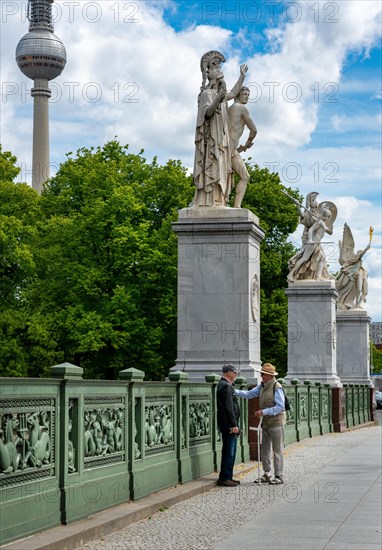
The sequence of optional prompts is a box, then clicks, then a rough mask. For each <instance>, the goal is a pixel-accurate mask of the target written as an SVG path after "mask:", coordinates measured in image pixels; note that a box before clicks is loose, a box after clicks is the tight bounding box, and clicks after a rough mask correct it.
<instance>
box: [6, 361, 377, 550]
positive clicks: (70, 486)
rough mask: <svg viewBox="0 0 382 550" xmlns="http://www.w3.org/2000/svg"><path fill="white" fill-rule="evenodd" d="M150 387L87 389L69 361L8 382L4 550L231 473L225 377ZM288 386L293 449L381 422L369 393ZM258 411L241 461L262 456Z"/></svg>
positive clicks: (177, 378)
mask: <svg viewBox="0 0 382 550" xmlns="http://www.w3.org/2000/svg"><path fill="white" fill-rule="evenodd" d="M143 378H144V373H143V372H141V371H139V370H136V369H133V368H132V369H127V370H124V371H122V372H121V373H120V379H119V380H116V381H105V380H102V381H101V380H84V379H83V378H82V369H81V368H79V367H76V366H74V365H70V364H68V363H65V364H63V365H58V366H55V367H52V369H51V378H49V379H22V378H12V379H11V378H3V379H0V505H1V511H0V531H1V537H0V544H1V543H5V542H9V541H12V540H16V539H18V538H21V537H25V536H27V535H29V534H31V533H33V532H36V531H40V530H44V529H47V528H49V527H53V526H55V525H59V524H60V523H64V524H66V523H70V522H73V521H75V520H78V519H80V518H85V517H88V516H89V515H91V514H93V513H95V512H97V511H99V510H102V509H105V508H108V507H111V506H114V505H116V504H120V503H122V502H128V501H130V500H132V499H139V498H142V497H144V496H146V495H149V494H150V493H153V492H155V491H158V490H160V489H164V488H166V487H171V486H174V485H176V484H178V483H185V482H187V481H190V480H192V479H196V478H198V477H200V476H203V475H205V474H209V473H211V472H213V471H217V470H218V469H219V466H220V451H221V441H220V435H219V431H218V429H217V424H216V385H217V383H218V381H219V380H220V376H218V375H215V374H212V375H210V376H207V377H206V383H199V384H195V383H189V382H188V376H187V374H186V373H184V372H179V371H178V372H173V373H171V374H170V376H169V381H166V382H144V381H143ZM280 382H281V383H282V385H283V387H284V390H285V392H286V395H287V396H288V398H289V402H290V404H291V410H290V411H288V413H287V424H286V428H285V442H286V444H287V445H288V444H290V443H293V442H294V441H301V440H302V439H304V438H307V437H313V436H316V435H320V434H324V433H325V432H330V431H342V428H346V427H348V428H349V427H352V426H355V425H358V424H362V423H364V422H368V421H369V420H370V415H371V397H370V395H371V390H370V388H369V387H368V386H366V385H354V384H349V385H346V384H344V387H343V388H332V387H330V385H329V384H322V383H320V382H315V383H312V382H310V381H309V380H305V381H304V382H302V383H301V382H300V381H299V380H292V381H291V383H290V384H286V383H285V381H283V380H280ZM236 387H241V388H244V387H246V380H245V379H244V378H237V379H236ZM256 406H257V403H256V399H253V400H250V401H247V400H245V399H241V400H240V407H241V411H242V414H241V419H240V428H241V433H240V437H239V442H238V443H239V445H238V452H237V458H236V462H237V463H240V462H246V461H248V459H249V457H250V451H251V457H253V458H255V456H257V455H256V454H255V451H254V449H255V434H254V432H250V434H251V441H250V442H249V441H248V439H247V437H248V418H250V423H251V424H252V423H254V422H253V420H254V417H253V410H256ZM249 443H250V444H249Z"/></svg>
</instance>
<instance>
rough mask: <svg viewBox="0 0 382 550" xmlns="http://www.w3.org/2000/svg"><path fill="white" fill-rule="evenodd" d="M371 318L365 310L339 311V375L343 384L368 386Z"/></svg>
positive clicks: (369, 381)
mask: <svg viewBox="0 0 382 550" xmlns="http://www.w3.org/2000/svg"><path fill="white" fill-rule="evenodd" d="M370 321H371V319H370V317H369V315H368V313H367V311H365V310H364V309H361V308H359V309H351V310H347V311H343V310H338V311H337V374H338V375H339V377H340V378H341V382H342V383H347V384H368V385H369V386H372V381H371V378H370V348H369V346H370V344H369V325H370Z"/></svg>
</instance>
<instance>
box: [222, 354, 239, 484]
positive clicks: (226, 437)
mask: <svg viewBox="0 0 382 550" xmlns="http://www.w3.org/2000/svg"><path fill="white" fill-rule="evenodd" d="M237 375H238V370H237V368H236V367H235V366H234V365H231V364H228V365H223V367H222V377H221V379H220V380H219V383H218V386H217V394H216V401H217V421H218V426H219V430H220V432H221V435H222V442H223V446H222V460H221V467H220V473H219V479H218V485H222V486H223V487H236V486H237V485H239V483H240V481H239V480H236V479H232V477H233V467H234V464H235V457H236V446H237V436H238V435H239V426H238V424H239V417H240V409H239V404H238V402H237V399H236V395H235V390H234V389H233V386H232V384H233V383H234V381H235V379H236V377H237Z"/></svg>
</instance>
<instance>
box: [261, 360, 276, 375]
mask: <svg viewBox="0 0 382 550" xmlns="http://www.w3.org/2000/svg"><path fill="white" fill-rule="evenodd" d="M260 372H262V373H263V374H270V375H271V376H276V374H278V372H276V369H275V367H274V366H273V365H271V364H270V363H264V365H263V366H262V367H261V369H260Z"/></svg>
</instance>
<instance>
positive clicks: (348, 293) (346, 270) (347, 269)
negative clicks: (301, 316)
mask: <svg viewBox="0 0 382 550" xmlns="http://www.w3.org/2000/svg"><path fill="white" fill-rule="evenodd" d="M372 235H373V228H372V227H370V240H369V243H368V245H367V246H366V247H365V248H364V249H363V250H357V253H355V251H354V239H353V234H352V232H351V229H350V227H349V226H348V224H347V223H345V225H344V231H343V236H342V241H339V246H340V257H339V263H340V265H341V266H342V267H341V270H340V272H339V274H338V277H337V280H336V289H337V291H338V293H339V297H338V301H337V308H338V309H355V308H358V307H362V304H363V303H364V302H365V301H366V296H367V271H366V269H364V268H363V267H362V257H363V255H364V254H365V253H366V252H367V251H368V250H369V248H370V245H371V239H372Z"/></svg>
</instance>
